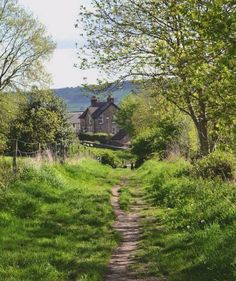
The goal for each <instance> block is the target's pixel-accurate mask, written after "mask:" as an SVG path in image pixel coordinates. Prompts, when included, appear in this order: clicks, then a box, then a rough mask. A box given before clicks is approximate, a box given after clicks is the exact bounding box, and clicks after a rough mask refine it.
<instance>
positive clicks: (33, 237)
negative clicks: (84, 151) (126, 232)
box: [0, 160, 119, 281]
mask: <svg viewBox="0 0 236 281" xmlns="http://www.w3.org/2000/svg"><path fill="white" fill-rule="evenodd" d="M112 173H114V172H113V171H112V169H111V168H109V167H106V166H102V165H101V164H99V163H98V162H96V161H92V160H84V161H82V162H80V163H79V164H66V165H59V164H52V165H43V166H39V167H32V166H25V167H24V168H22V171H21V172H20V174H19V176H18V178H17V179H16V181H15V182H14V183H11V184H10V185H9V186H8V187H6V186H5V187H4V186H2V187H1V189H0V280H4V281H31V280H37V281H40V280H42V281H60V280H64V281H65V280H83V281H98V280H101V279H102V276H103V273H104V271H105V269H106V266H107V263H108V261H109V257H110V255H111V252H112V250H113V249H114V248H115V247H116V246H117V242H118V240H119V238H118V237H117V235H116V234H115V233H114V231H113V229H112V222H113V219H114V213H113V210H112V207H111V205H110V189H111V186H112V185H113V184H115V183H116V181H117V179H116V177H115V176H114V174H113V175H111V174H112Z"/></svg>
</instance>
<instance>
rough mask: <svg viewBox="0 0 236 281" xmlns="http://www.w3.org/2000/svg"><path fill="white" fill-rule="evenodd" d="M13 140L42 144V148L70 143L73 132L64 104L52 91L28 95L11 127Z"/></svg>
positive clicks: (34, 91) (35, 92)
mask: <svg viewBox="0 0 236 281" xmlns="http://www.w3.org/2000/svg"><path fill="white" fill-rule="evenodd" d="M11 138H13V139H19V140H21V141H24V142H26V143H40V144H41V145H42V147H43V146H46V145H47V144H53V143H54V144H56V143H61V142H64V143H65V142H69V141H70V140H71V138H72V131H71V129H70V125H69V123H68V118H67V113H66V106H65V104H64V102H63V101H62V100H61V99H59V98H58V97H56V96H55V94H54V93H53V92H52V91H42V90H37V89H34V90H33V91H32V92H30V93H29V94H28V97H27V100H26V102H25V104H24V105H23V106H22V107H21V111H20V113H19V114H18V117H17V118H16V120H15V122H14V124H13V125H12V126H11ZM30 148H31V147H30ZM24 149H27V147H24ZM31 149H32V148H31Z"/></svg>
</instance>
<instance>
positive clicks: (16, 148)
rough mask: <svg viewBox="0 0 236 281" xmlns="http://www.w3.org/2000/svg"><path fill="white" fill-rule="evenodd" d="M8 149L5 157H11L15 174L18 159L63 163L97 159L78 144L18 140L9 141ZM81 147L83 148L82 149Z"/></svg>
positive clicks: (88, 150) (87, 149)
mask: <svg viewBox="0 0 236 281" xmlns="http://www.w3.org/2000/svg"><path fill="white" fill-rule="evenodd" d="M9 143H11V145H10V146H9V147H10V149H9V150H8V151H7V155H8V156H11V157H12V167H13V171H14V172H15V173H16V172H17V159H18V158H34V159H37V160H39V161H42V160H44V161H49V162H60V163H65V161H66V159H67V158H68V157H72V156H76V157H78V158H84V157H86V158H87V157H89V158H93V159H97V156H96V155H95V154H94V153H93V152H92V151H91V150H90V149H89V147H87V148H86V147H84V146H81V145H79V144H78V143H66V142H60V143H47V144H45V143H44V144H41V143H40V142H26V141H23V140H19V139H9ZM82 147H83V148H82Z"/></svg>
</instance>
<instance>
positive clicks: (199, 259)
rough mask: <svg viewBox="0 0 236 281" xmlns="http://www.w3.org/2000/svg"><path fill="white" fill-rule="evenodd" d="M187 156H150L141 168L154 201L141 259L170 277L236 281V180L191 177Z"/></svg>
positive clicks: (155, 272) (153, 271)
mask: <svg viewBox="0 0 236 281" xmlns="http://www.w3.org/2000/svg"><path fill="white" fill-rule="evenodd" d="M191 169H192V168H191V165H190V164H189V163H187V162H185V161H177V162H157V161H154V160H150V161H147V162H146V163H145V164H144V165H143V166H142V167H141V168H140V169H139V171H138V173H139V180H141V181H142V183H143V184H145V190H144V191H145V194H146V197H147V198H148V200H150V202H151V203H152V205H153V208H152V209H150V210H149V211H147V213H146V215H145V216H148V218H149V219H150V216H151V217H152V218H153V222H152V224H150V221H149V220H147V222H146V223H145V225H144V234H143V237H144V239H143V241H142V244H141V245H140V251H139V253H138V260H139V263H140V266H142V264H145V268H146V269H145V271H148V272H149V274H152V275H154V276H163V275H164V276H168V280H170V281H179V280H181V281H188V280H192V281H199V280H202V281H209V280H216V281H221V280H227V281H233V280H235V273H236V272H235V253H236V247H235V245H236V244H235V236H234V234H233V233H234V232H235V231H236V224H235V217H236V208H235V203H236V193H235V186H234V185H233V184H229V183H225V182H223V181H219V180H218V181H217V180H203V179H199V178H197V179H196V178H194V177H191V174H190V173H191Z"/></svg>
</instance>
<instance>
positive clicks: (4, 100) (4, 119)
mask: <svg viewBox="0 0 236 281" xmlns="http://www.w3.org/2000/svg"><path fill="white" fill-rule="evenodd" d="M23 101H24V97H23V96H22V95H20V94H18V93H14V94H13V93H1V92H0V153H2V152H3V151H4V150H5V149H6V148H7V140H8V136H9V133H10V127H11V124H12V123H14V121H15V119H16V117H17V115H18V114H19V113H20V111H19V107H20V105H21V104H22V102H23Z"/></svg>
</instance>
